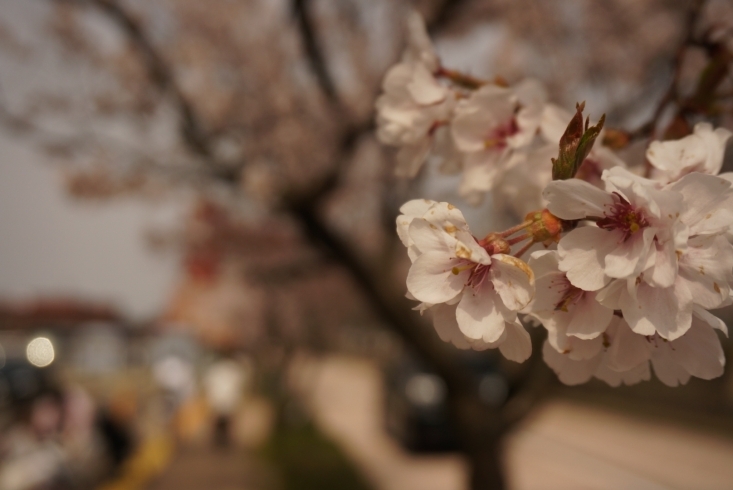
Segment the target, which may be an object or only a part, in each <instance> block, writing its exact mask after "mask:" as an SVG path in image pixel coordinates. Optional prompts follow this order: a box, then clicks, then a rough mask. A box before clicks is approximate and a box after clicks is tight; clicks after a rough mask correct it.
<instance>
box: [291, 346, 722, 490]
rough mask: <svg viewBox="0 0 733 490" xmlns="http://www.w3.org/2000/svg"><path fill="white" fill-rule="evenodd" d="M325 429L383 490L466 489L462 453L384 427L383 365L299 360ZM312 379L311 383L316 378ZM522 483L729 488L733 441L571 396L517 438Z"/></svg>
mask: <svg viewBox="0 0 733 490" xmlns="http://www.w3.org/2000/svg"><path fill="white" fill-rule="evenodd" d="M296 371H297V372H298V373H301V375H302V376H304V377H305V378H306V379H309V380H311V381H313V380H315V381H316V382H315V383H313V382H311V383H303V384H302V385H301V386H302V388H303V389H307V390H308V398H309V400H310V405H311V408H312V410H313V412H314V414H315V418H316V420H317V423H318V424H319V426H320V427H321V429H322V430H323V431H324V432H325V433H327V434H329V435H330V436H331V437H332V438H333V439H334V440H335V441H336V442H337V443H338V444H339V445H341V447H342V448H343V449H344V451H345V452H346V453H347V454H348V455H349V456H350V457H351V458H352V459H353V461H354V462H355V463H356V464H357V466H358V467H360V468H361V469H362V471H363V472H364V474H365V475H366V476H367V477H368V478H369V479H370V480H371V481H372V483H373V484H374V485H375V487H376V488H377V489H379V490H465V489H466V481H467V471H466V470H467V469H466V467H465V465H464V464H463V463H462V461H461V459H460V458H459V457H457V456H451V455H444V456H430V457H424V456H420V457H418V456H414V455H412V454H409V453H407V452H405V451H403V450H402V449H401V448H400V447H398V446H397V444H396V443H395V442H394V441H393V440H392V439H390V438H389V437H388V436H387V434H386V433H385V431H384V424H383V422H382V417H383V415H384V414H383V410H382V406H383V405H382V404H381V401H380V397H381V393H382V391H381V390H382V388H381V386H382V385H381V378H380V374H379V371H378V370H377V368H376V367H375V366H374V365H373V364H371V363H369V362H368V361H363V360H358V359H353V358H345V357H330V358H325V359H323V360H318V361H317V360H308V361H306V362H304V363H303V365H302V366H299V367H298V369H297V370H296ZM307 386H310V388H307ZM507 456H508V477H509V479H510V483H511V488H513V489H515V490H553V489H558V490H560V489H562V490H568V489H571V490H572V489H586V490H616V489H619V488H629V489H634V490H664V489H670V490H672V489H691V488H700V489H702V488H704V489H706V490H717V489H720V490H724V489H729V488H731V482H733V464H731V462H733V441H732V440H731V439H730V438H725V437H717V436H715V435H713V434H709V433H700V432H696V431H694V430H691V429H687V428H682V427H677V426H671V425H666V424H662V423H654V422H653V421H648V420H641V419H636V418H633V417H631V416H627V415H622V414H619V413H615V412H611V411H605V410H602V409H598V408H593V407H588V406H585V405H581V404H575V403H570V402H566V401H552V402H550V403H548V404H546V405H544V406H543V407H540V408H539V409H538V410H537V411H536V412H535V414H534V415H533V416H532V419H531V420H529V421H527V423H526V424H525V425H524V426H523V427H522V428H521V429H520V430H519V431H517V432H516V433H515V434H513V435H512V436H511V437H510V439H509V441H508V446H507Z"/></svg>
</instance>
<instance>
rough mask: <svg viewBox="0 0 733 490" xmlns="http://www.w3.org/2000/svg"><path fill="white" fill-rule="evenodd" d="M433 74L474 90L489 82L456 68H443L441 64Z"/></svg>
mask: <svg viewBox="0 0 733 490" xmlns="http://www.w3.org/2000/svg"><path fill="white" fill-rule="evenodd" d="M435 76H437V77H443V78H447V79H448V80H450V81H451V82H453V83H455V84H456V85H460V86H461V87H464V88H467V89H470V90H476V89H478V88H480V87H482V86H484V85H486V84H487V83H491V82H488V81H486V80H481V79H479V78H475V77H472V76H471V75H468V74H466V73H461V72H460V71H458V70H449V69H448V68H443V67H442V66H441V67H440V68H438V71H437V72H436V73H435Z"/></svg>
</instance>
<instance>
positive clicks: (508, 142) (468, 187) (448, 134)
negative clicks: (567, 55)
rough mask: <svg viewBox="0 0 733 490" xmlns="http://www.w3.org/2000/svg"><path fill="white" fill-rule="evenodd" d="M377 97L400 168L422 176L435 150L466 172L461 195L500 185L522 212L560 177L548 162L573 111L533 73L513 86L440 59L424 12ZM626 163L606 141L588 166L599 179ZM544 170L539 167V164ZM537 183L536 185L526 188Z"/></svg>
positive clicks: (382, 129) (476, 195) (451, 169)
mask: <svg viewBox="0 0 733 490" xmlns="http://www.w3.org/2000/svg"><path fill="white" fill-rule="evenodd" d="M382 89H383V94H382V95H381V96H380V97H379V98H378V99H377V103H376V106H377V135H378V137H379V139H380V141H381V142H382V143H385V144H387V145H391V146H396V147H398V148H399V150H398V152H397V157H396V160H397V167H396V174H397V175H398V176H402V177H414V176H415V175H416V174H417V173H418V172H419V170H420V169H421V167H422V166H423V164H424V163H425V161H426V160H427V158H428V156H429V155H432V156H433V157H435V158H437V159H439V160H440V162H441V165H440V168H441V170H442V171H443V172H444V173H455V172H458V171H460V172H461V173H462V177H463V178H462V182H461V184H460V187H459V189H458V190H459V193H460V195H461V196H462V197H463V198H465V199H467V200H468V201H469V202H472V203H478V202H480V200H481V199H482V198H483V196H484V194H485V193H486V192H488V191H492V190H494V191H497V192H498V193H499V194H500V195H501V196H502V197H503V201H504V202H505V203H506V204H507V205H508V206H510V207H512V208H513V209H514V210H515V211H517V212H518V213H519V214H524V213H526V212H529V211H530V210H533V209H536V208H537V207H540V206H541V205H542V202H541V201H540V199H541V191H542V189H543V188H544V186H545V185H546V184H547V183H548V182H549V181H550V180H551V179H552V177H551V169H550V168H549V167H548V166H546V165H544V166H543V165H540V164H539V162H546V161H548V160H549V158H550V157H552V156H555V155H556V154H557V142H558V140H559V139H560V136H561V135H562V133H563V131H564V130H565V127H566V126H567V121H568V120H570V117H571V116H572V114H571V113H569V112H567V111H565V110H564V109H562V108H560V107H558V106H556V105H553V104H550V103H548V101H547V93H546V91H545V89H544V87H543V86H542V85H541V84H540V83H539V82H538V81H536V80H532V79H527V80H524V81H521V82H519V83H517V84H515V85H514V86H509V85H508V84H507V83H506V82H505V81H503V80H501V79H497V80H493V81H485V80H479V79H476V78H473V77H470V76H467V75H465V74H461V73H459V72H456V71H454V70H449V69H447V68H445V67H443V66H442V65H441V64H440V60H439V58H438V56H437V54H436V52H435V49H434V47H433V45H432V43H431V42H430V39H429V38H428V35H427V33H426V31H425V25H424V23H423V20H422V18H421V17H420V16H419V15H418V14H417V13H415V12H413V13H412V14H411V15H410V17H409V18H408V46H407V48H406V50H405V52H404V54H403V57H402V60H401V62H400V63H398V64H396V65H395V66H393V67H392V68H391V69H390V70H389V71H388V72H387V74H386V75H385V78H384V82H383V84H382ZM622 164H623V163H622V162H621V160H619V159H618V157H616V156H615V154H614V153H613V152H612V151H610V150H609V149H608V148H605V147H602V146H600V145H598V147H596V148H595V149H594V150H593V154H592V155H590V157H589V158H588V159H587V162H586V163H585V165H584V168H583V169H581V172H582V173H584V174H587V175H588V176H589V177H590V178H593V179H595V180H596V181H598V180H599V178H600V175H601V172H602V171H603V170H604V169H606V168H611V167H614V166H618V165H622ZM538 170H539V171H538ZM526 186H532V187H534V189H535V192H534V193H533V194H532V196H531V197H530V198H529V199H528V198H527V197H528V193H527V192H522V195H519V191H520V190H523V189H522V188H524V187H526Z"/></svg>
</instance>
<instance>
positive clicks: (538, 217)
mask: <svg viewBox="0 0 733 490" xmlns="http://www.w3.org/2000/svg"><path fill="white" fill-rule="evenodd" d="M525 220H527V221H531V222H532V224H530V225H529V226H528V227H527V232H528V233H529V235H530V236H531V237H532V241H534V242H535V243H542V244H543V245H545V246H548V245H550V243H552V242H557V241H559V240H560V234H561V233H562V231H563V220H561V219H560V218H558V217H557V216H555V215H554V214H552V213H551V212H549V211H548V210H547V209H543V210H542V211H533V212H531V213H529V214H528V215H527V216H526V218H525Z"/></svg>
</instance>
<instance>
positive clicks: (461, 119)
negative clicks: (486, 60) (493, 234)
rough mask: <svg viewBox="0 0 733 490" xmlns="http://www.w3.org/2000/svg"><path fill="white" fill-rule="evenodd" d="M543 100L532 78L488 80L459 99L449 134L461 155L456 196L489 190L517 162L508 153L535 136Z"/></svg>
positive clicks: (538, 87) (511, 153) (543, 95)
mask: <svg viewBox="0 0 733 490" xmlns="http://www.w3.org/2000/svg"><path fill="white" fill-rule="evenodd" d="M545 99H546V95H545V92H544V89H543V88H542V86H541V85H540V84H539V83H538V82H536V81H535V80H525V81H523V82H521V83H519V84H518V85H516V86H515V87H512V88H509V87H500V86H498V85H492V84H488V85H485V86H483V87H481V88H480V89H478V90H476V91H475V92H473V93H472V94H471V95H470V96H469V97H468V98H467V99H464V100H462V101H461V102H459V104H458V105H457V106H456V110H455V117H454V119H453V122H452V124H451V133H452V135H453V140H454V142H455V146H456V148H457V149H458V150H460V151H461V152H464V153H465V154H466V157H465V159H464V169H463V171H464V178H463V181H462V184H461V187H460V189H459V192H460V193H461V194H462V195H464V196H465V195H471V194H473V193H477V192H478V193H484V192H487V191H489V190H491V189H492V188H493V187H494V186H495V184H496V182H497V180H498V179H499V178H500V177H501V175H502V174H503V173H504V172H505V171H506V170H507V169H508V168H509V167H510V166H511V164H512V163H516V162H517V161H518V160H517V159H516V158H514V159H512V155H513V153H514V151H515V150H517V149H520V148H526V147H528V146H529V145H530V144H531V143H532V141H533V139H534V138H535V134H536V133H537V129H538V127H539V124H540V120H541V116H542V110H543V107H544V102H545Z"/></svg>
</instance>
